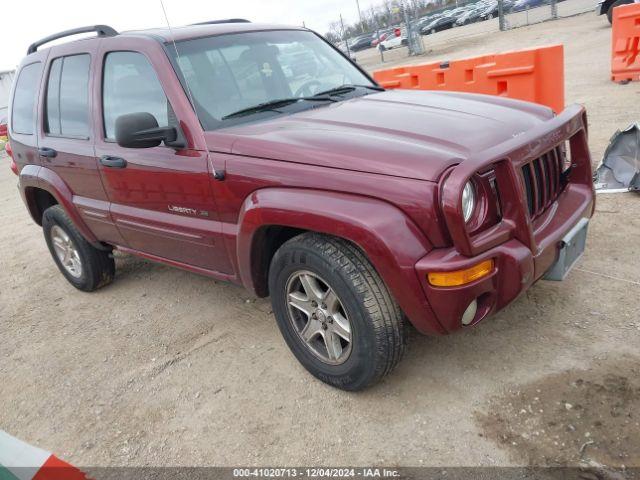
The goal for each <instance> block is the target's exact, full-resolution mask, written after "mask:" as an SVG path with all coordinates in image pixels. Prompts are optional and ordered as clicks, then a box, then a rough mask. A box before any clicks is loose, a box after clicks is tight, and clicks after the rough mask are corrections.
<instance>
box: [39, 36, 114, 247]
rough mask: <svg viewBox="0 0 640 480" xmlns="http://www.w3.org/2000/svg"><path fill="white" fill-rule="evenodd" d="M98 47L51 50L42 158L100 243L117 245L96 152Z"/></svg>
mask: <svg viewBox="0 0 640 480" xmlns="http://www.w3.org/2000/svg"><path fill="white" fill-rule="evenodd" d="M97 45H98V40H85V41H84V42H83V43H82V47H81V48H78V44H77V43H76V44H67V45H61V46H57V47H53V48H51V51H50V54H49V57H48V59H47V62H46V65H45V69H44V80H43V90H42V91H43V95H42V96H41V99H40V108H39V112H40V121H39V122H38V124H39V125H38V136H39V153H40V158H41V162H42V165H43V167H46V168H47V169H49V170H51V171H53V172H54V173H55V174H56V175H57V176H59V177H60V178H61V179H62V181H63V182H64V184H65V185H66V186H67V187H68V188H69V189H70V190H71V193H72V195H73V197H72V199H73V203H74V205H75V206H76V207H77V209H78V211H79V213H80V215H81V217H82V219H83V220H84V222H85V223H86V225H87V226H88V227H89V229H90V230H91V231H92V232H93V234H94V235H95V236H96V238H98V239H99V240H101V241H104V242H107V243H113V244H118V243H121V242H122V237H121V236H120V234H119V233H118V230H117V229H116V227H115V225H114V223H113V221H112V220H111V217H110V214H109V203H108V200H107V195H106V193H105V190H104V187H103V186H102V181H101V179H100V174H99V172H98V166H97V163H96V157H95V151H94V137H95V135H94V131H93V127H92V121H91V117H92V112H93V105H92V95H91V85H90V72H91V69H92V68H93V67H92V66H95V61H96V49H97Z"/></svg>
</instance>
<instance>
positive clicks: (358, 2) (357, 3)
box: [356, 0, 364, 31]
mask: <svg viewBox="0 0 640 480" xmlns="http://www.w3.org/2000/svg"><path fill="white" fill-rule="evenodd" d="M356 6H357V7H358V17H359V18H360V28H361V29H362V30H363V31H364V24H363V23H362V12H361V11H360V0H356Z"/></svg>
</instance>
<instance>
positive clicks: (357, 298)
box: [269, 233, 406, 391]
mask: <svg viewBox="0 0 640 480" xmlns="http://www.w3.org/2000/svg"><path fill="white" fill-rule="evenodd" d="M305 271H306V272H311V273H313V274H315V275H318V276H319V277H321V279H322V280H323V281H325V282H326V284H327V286H328V287H329V288H331V289H333V290H335V292H336V293H337V294H338V297H339V301H340V302H341V304H342V306H343V307H344V312H345V313H346V315H347V317H348V321H349V323H350V328H351V344H350V353H349V354H348V357H347V358H346V359H345V360H344V361H343V363H341V364H338V365H331V364H328V363H326V362H325V361H322V360H321V359H320V358H318V356H317V355H315V354H314V353H313V352H312V350H311V348H310V347H309V346H308V344H307V343H306V342H305V341H304V340H303V339H302V337H301V335H300V333H299V330H297V329H296V327H295V326H294V321H293V320H292V318H291V317H290V312H289V305H288V298H289V294H288V285H289V284H290V279H291V278H293V277H294V276H295V275H297V274H299V273H300V272H305ZM269 290H270V293H271V302H272V305H273V312H274V314H275V317H276V320H277V322H278V327H279V328H280V331H281V333H282V335H283V337H284V339H285V341H286V343H287V345H288V346H289V348H290V349H291V351H292V352H293V354H294V355H295V357H296V358H297V359H298V361H299V362H300V363H301V364H302V365H303V366H304V367H305V368H306V369H307V370H308V371H309V372H310V373H311V374H312V375H314V376H315V377H317V378H318V379H320V380H322V381H323V382H325V383H328V384H329V385H332V386H334V387H337V388H340V389H343V390H352V391H353V390H361V389H364V388H366V387H368V386H370V385H372V384H374V383H376V382H378V381H380V380H381V379H382V378H383V377H384V376H385V375H387V374H388V373H389V372H391V371H392V370H393V368H394V367H395V366H396V365H397V363H398V362H399V361H400V359H401V358H402V356H403V353H404V351H405V347H406V331H405V321H404V316H403V314H402V311H401V310H400V307H399V306H398V304H397V303H396V302H395V300H394V299H393V297H392V296H391V294H390V292H389V291H388V289H387V287H386V285H385V284H384V282H383V281H382V279H381V278H380V276H379V275H378V273H377V272H376V271H375V269H374V268H373V266H372V265H371V263H370V262H369V261H368V259H367V258H366V256H365V255H364V254H363V253H362V252H361V251H360V249H358V248H357V247H355V246H354V245H352V244H351V243H349V242H347V241H345V240H342V239H338V238H335V237H330V236H325V235H320V234H316V233H305V234H303V235H300V236H297V237H295V238H293V239H291V240H289V241H287V242H286V243H285V244H284V245H282V246H281V247H280V249H279V250H278V251H277V252H276V254H275V255H274V257H273V259H272V261H271V265H270V270H269ZM314 318H315V317H314ZM309 321H310V320H309Z"/></svg>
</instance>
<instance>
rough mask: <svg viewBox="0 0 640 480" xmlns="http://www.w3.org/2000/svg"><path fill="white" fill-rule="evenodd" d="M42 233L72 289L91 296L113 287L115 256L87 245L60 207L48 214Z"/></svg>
mask: <svg viewBox="0 0 640 480" xmlns="http://www.w3.org/2000/svg"><path fill="white" fill-rule="evenodd" d="M42 230H43V232H44V238H45V241H46V242H47V246H48V247H49V251H50V252H51V256H52V257H53V260H54V261H55V263H56V265H57V266H58V269H60V272H62V274H63V275H64V277H65V278H66V279H67V281H68V282H69V283H70V284H71V285H73V286H74V287H76V288H77V289H79V290H83V291H85V292H91V291H93V290H97V289H98V288H100V287H103V286H105V285H107V284H109V283H111V281H112V280H113V277H114V275H115V262H114V260H113V256H112V255H111V253H110V252H107V251H104V250H98V249H97V248H95V247H94V246H93V245H91V244H90V243H89V242H87V241H86V240H85V239H84V237H83V236H82V235H81V234H80V232H78V229H77V228H76V227H75V225H74V224H73V222H72V221H71V219H70V218H69V216H68V215H67V213H66V212H65V211H64V209H63V208H62V207H61V206H60V205H54V206H53V207H50V208H48V209H47V210H45V212H44V214H43V215H42Z"/></svg>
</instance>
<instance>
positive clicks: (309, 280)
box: [286, 270, 352, 365]
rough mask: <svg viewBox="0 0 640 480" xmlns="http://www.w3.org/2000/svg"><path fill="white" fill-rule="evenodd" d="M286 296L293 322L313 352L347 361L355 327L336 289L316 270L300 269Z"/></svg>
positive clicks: (291, 279) (325, 359)
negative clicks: (315, 271)
mask: <svg viewBox="0 0 640 480" xmlns="http://www.w3.org/2000/svg"><path fill="white" fill-rule="evenodd" d="M286 299H287V304H288V313H289V321H290V322H291V324H292V325H293V327H294V329H295V330H296V332H297V334H298V336H299V337H300V338H301V339H302V341H303V342H304V344H305V346H306V347H307V348H308V349H309V351H311V353H313V355H315V356H316V357H317V358H319V359H320V360H321V361H323V362H324V363H327V364H330V365H340V364H342V363H344V362H345V361H346V360H347V358H349V354H350V353H351V345H352V328H351V322H350V321H349V317H348V315H347V313H346V311H345V309H344V306H343V304H342V301H341V300H340V297H339V296H338V294H337V293H336V292H335V291H334V289H333V288H332V287H331V286H330V285H329V284H328V283H327V282H326V281H325V280H323V279H322V278H321V277H319V276H318V275H316V274H315V273H313V272H310V271H307V270H304V271H297V272H295V273H293V274H292V275H291V276H290V277H289V280H288V281H287V287H286Z"/></svg>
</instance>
